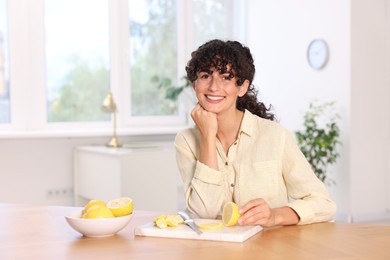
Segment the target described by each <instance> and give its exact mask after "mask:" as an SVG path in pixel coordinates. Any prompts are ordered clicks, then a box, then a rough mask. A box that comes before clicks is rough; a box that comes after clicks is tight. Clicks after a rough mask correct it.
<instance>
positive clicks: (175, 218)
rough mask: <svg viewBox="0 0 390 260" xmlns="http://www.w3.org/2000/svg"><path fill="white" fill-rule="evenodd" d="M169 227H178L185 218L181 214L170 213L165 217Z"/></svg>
mask: <svg viewBox="0 0 390 260" xmlns="http://www.w3.org/2000/svg"><path fill="white" fill-rule="evenodd" d="M165 221H166V222H167V225H168V227H177V226H178V225H179V224H183V223H184V219H183V218H182V217H181V216H180V215H168V216H167V217H166V219H165Z"/></svg>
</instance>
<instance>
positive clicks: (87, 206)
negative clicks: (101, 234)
mask: <svg viewBox="0 0 390 260" xmlns="http://www.w3.org/2000/svg"><path fill="white" fill-rule="evenodd" d="M96 205H102V206H106V203H105V202H104V201H102V200H90V201H89V202H88V203H87V205H85V207H84V211H83V213H86V212H87V211H88V209H90V208H91V207H93V206H96Z"/></svg>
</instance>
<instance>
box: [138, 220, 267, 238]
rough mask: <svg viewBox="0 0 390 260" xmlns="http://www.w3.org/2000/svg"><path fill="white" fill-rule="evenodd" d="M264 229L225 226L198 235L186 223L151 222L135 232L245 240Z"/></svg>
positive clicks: (199, 221)
mask: <svg viewBox="0 0 390 260" xmlns="http://www.w3.org/2000/svg"><path fill="white" fill-rule="evenodd" d="M194 221H195V223H198V224H199V223H206V222H217V221H219V222H220V220H215V219H195V220H194ZM262 229H263V228H262V227H261V226H233V227H225V226H224V227H222V228H220V229H217V230H202V232H203V234H201V235H198V234H197V233H195V232H194V231H193V230H192V229H191V228H190V227H188V226H187V225H185V224H181V225H179V226H177V227H167V228H164V229H161V228H158V227H156V226H154V223H152V222H150V223H146V224H144V225H142V226H139V227H137V228H135V230H134V234H135V235H136V236H151V237H167V238H184V239H199V240H214V241H228V242H244V241H245V240H247V239H248V238H250V237H252V236H253V235H255V234H256V233H258V232H259V231H261V230H262Z"/></svg>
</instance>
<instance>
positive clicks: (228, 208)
mask: <svg viewBox="0 0 390 260" xmlns="http://www.w3.org/2000/svg"><path fill="white" fill-rule="evenodd" d="M239 218H240V213H238V206H237V204H236V203H234V202H227V203H226V204H225V205H224V207H223V212H222V222H223V224H224V225H225V226H227V227H231V226H234V225H236V224H237V221H238V219H239Z"/></svg>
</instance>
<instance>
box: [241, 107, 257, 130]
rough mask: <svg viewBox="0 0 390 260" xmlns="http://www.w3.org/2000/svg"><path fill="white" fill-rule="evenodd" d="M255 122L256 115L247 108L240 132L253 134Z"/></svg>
mask: <svg viewBox="0 0 390 260" xmlns="http://www.w3.org/2000/svg"><path fill="white" fill-rule="evenodd" d="M255 122H256V119H255V115H253V114H252V113H251V112H250V111H249V110H247V109H245V112H244V118H243V119H242V122H241V127H240V133H244V134H246V135H248V136H252V135H253V131H254V130H253V129H254V125H255Z"/></svg>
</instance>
